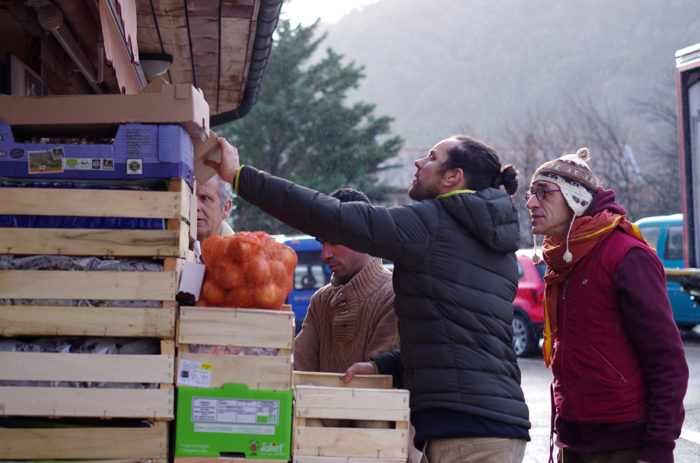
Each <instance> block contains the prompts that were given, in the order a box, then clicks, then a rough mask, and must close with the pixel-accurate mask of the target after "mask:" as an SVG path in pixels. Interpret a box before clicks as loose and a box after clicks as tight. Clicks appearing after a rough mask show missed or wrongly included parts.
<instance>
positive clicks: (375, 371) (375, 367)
mask: <svg viewBox="0 0 700 463" xmlns="http://www.w3.org/2000/svg"><path fill="white" fill-rule="evenodd" d="M369 363H371V364H372V365H373V366H374V374H375V375H378V374H379V367H378V366H377V364H376V363H375V361H374V360H370V361H369Z"/></svg>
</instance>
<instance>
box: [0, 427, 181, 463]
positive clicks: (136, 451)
mask: <svg viewBox="0 0 700 463" xmlns="http://www.w3.org/2000/svg"><path fill="white" fill-rule="evenodd" d="M168 448H169V444H168V424H167V423H165V422H156V423H155V425H154V427H152V428H146V427H143V428H123V427H103V428H67V429H52V428H48V429H47V428H44V429H37V428H32V429H0V458H2V459H10V458H13V459H18V460H19V459H68V458H71V459H81V460H85V459H90V458H92V459H106V458H111V459H117V458H119V459H125V458H131V459H145V458H167V457H168Z"/></svg>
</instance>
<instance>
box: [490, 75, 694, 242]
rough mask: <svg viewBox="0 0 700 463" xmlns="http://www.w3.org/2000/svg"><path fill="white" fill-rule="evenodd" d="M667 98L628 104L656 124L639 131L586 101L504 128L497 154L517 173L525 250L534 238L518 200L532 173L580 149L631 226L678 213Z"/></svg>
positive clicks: (665, 95) (672, 120)
mask: <svg viewBox="0 0 700 463" xmlns="http://www.w3.org/2000/svg"><path fill="white" fill-rule="evenodd" d="M671 94H672V92H669V91H664V90H663V89H660V90H659V92H658V94H657V95H650V96H648V97H647V98H646V99H645V100H635V101H632V102H631V106H632V107H633V108H635V109H636V111H635V113H636V114H642V113H644V114H646V115H647V116H649V118H650V119H651V121H652V122H654V124H649V123H647V124H645V125H643V126H642V127H641V129H638V130H635V128H634V127H633V126H631V124H630V123H629V120H627V119H625V118H623V117H620V116H619V115H617V114H615V112H614V111H611V110H609V109H601V108H600V107H599V106H596V105H595V104H594V103H593V102H592V100H591V99H590V98H588V99H580V98H579V99H569V100H568V101H567V104H566V106H565V107H564V109H562V110H560V111H555V112H551V111H550V112H548V113H546V114H540V113H535V114H530V115H529V116H528V117H526V118H525V119H524V120H523V122H521V123H520V125H518V126H515V127H514V126H509V127H506V130H505V135H504V137H503V140H504V141H503V145H504V146H506V147H507V148H505V149H499V151H500V152H502V153H504V156H503V158H504V159H506V160H508V162H512V163H513V164H515V165H516V167H517V168H518V171H519V175H520V182H519V183H520V188H519V194H518V195H517V197H516V198H515V199H516V201H515V202H516V205H517V207H518V209H519V212H520V218H521V220H520V225H521V238H522V242H523V244H524V245H525V243H529V242H531V241H532V236H531V234H530V226H529V222H528V219H529V213H528V212H527V210H526V208H525V201H524V199H522V198H523V195H524V193H525V190H526V189H527V188H529V181H530V178H531V177H532V175H533V174H534V170H535V169H536V168H537V166H539V165H540V164H542V163H543V162H545V161H548V160H551V159H554V158H556V157H559V156H561V155H562V154H565V153H575V152H576V150H577V149H578V148H580V147H584V146H585V147H588V148H589V149H590V151H591V155H592V157H591V160H590V162H589V165H590V166H591V169H592V170H593V172H595V173H596V175H597V176H598V179H599V180H600V182H601V185H603V186H604V187H606V188H612V189H613V190H615V193H616V200H617V201H618V202H619V203H620V204H621V205H622V206H624V207H625V209H626V210H627V213H628V215H627V216H628V218H629V219H630V220H637V219H640V218H642V217H645V216H649V215H657V214H668V213H671V212H677V211H678V210H680V209H679V208H680V204H681V203H680V201H681V200H680V188H678V187H677V186H678V185H679V177H678V176H679V173H678V171H679V169H678V162H679V160H678V142H677V141H676V140H675V137H674V136H673V135H674V132H675V128H676V125H677V122H676V118H675V116H674V111H673V109H672V105H673V98H672V97H671ZM667 100H668V101H667ZM652 129H653V130H652ZM518 198H520V200H518Z"/></svg>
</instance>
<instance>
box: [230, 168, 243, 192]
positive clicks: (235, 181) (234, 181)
mask: <svg viewBox="0 0 700 463" xmlns="http://www.w3.org/2000/svg"><path fill="white" fill-rule="evenodd" d="M244 167H245V166H244V165H241V167H239V168H238V172H236V176H235V177H233V192H234V193H236V194H238V181H239V179H240V178H241V170H243V168H244Z"/></svg>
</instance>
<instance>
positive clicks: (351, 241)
mask: <svg viewBox="0 0 700 463" xmlns="http://www.w3.org/2000/svg"><path fill="white" fill-rule="evenodd" d="M219 145H220V146H221V148H222V159H221V162H213V161H207V162H206V164H207V165H209V166H210V167H212V168H214V169H216V170H217V172H218V173H219V175H220V176H221V177H222V178H223V179H225V180H227V181H231V182H232V183H233V187H234V191H235V192H236V193H237V194H238V195H239V196H241V197H242V198H243V199H245V200H247V201H248V202H250V203H252V204H254V205H256V206H258V207H259V208H260V209H262V210H263V211H265V212H266V213H268V214H270V215H272V216H273V217H275V218H277V219H279V220H282V221H283V222H285V223H287V224H288V225H290V226H292V227H294V228H296V229H298V230H301V231H303V232H304V233H308V234H310V235H312V236H316V237H318V238H319V239H322V240H324V241H328V242H332V243H338V244H342V245H344V246H348V247H350V248H352V249H354V250H356V251H358V252H364V253H368V254H371V255H373V256H377V257H382V258H385V259H388V260H391V261H393V262H394V276H393V284H394V291H395V293H396V299H395V304H394V305H395V310H396V313H397V316H398V319H399V336H400V338H401V352H400V353H399V352H389V353H386V354H380V355H379V356H377V357H376V358H375V359H374V360H375V363H374V364H371V363H359V364H355V365H353V366H352V367H351V368H350V369H349V370H348V372H347V374H346V376H347V378H348V380H349V378H350V377H351V376H352V375H353V374H357V373H370V372H371V373H374V372H379V373H391V374H393V375H394V377H395V385H397V386H402V387H405V388H407V389H408V390H409V391H410V393H411V419H412V422H413V424H414V426H415V429H416V436H415V442H416V445H417V446H418V448H425V449H426V455H427V457H428V459H429V460H430V461H433V462H437V461H438V460H439V461H442V462H457V461H459V462H472V461H473V462H476V461H478V462H487V463H490V462H493V463H511V462H520V461H522V459H523V456H524V452H525V443H526V441H527V440H529V433H528V429H529V427H530V422H529V420H528V409H527V405H526V404H525V399H524V395H523V392H522V388H521V387H520V370H519V368H518V364H517V361H516V356H515V352H514V351H513V347H512V328H511V321H512V317H513V306H512V301H513V298H514V297H515V293H516V290H517V283H518V270H517V263H516V259H515V254H514V252H515V250H517V249H518V247H519V228H518V220H517V212H516V210H515V207H514V206H513V203H512V201H511V199H510V196H509V195H512V194H513V193H515V191H516V190H517V185H518V182H517V174H516V172H515V169H514V168H513V167H512V166H506V167H505V168H501V163H500V160H499V159H498V156H497V155H496V153H495V151H494V150H493V149H492V148H490V147H489V146H487V145H485V144H484V143H482V142H480V141H479V140H476V139H474V138H471V137H466V136H453V137H450V138H447V139H445V140H442V141H440V142H439V143H437V144H436V145H435V146H434V147H433V148H432V149H431V150H430V152H429V153H428V154H427V155H426V156H425V157H423V158H421V159H419V160H417V161H416V162H415V165H416V168H417V170H416V175H415V179H414V180H413V182H412V183H411V186H410V188H409V196H410V197H411V198H412V199H414V200H416V201H418V202H417V203H416V204H410V205H407V206H401V207H392V208H382V207H376V206H370V205H368V204H366V203H361V202H348V203H341V202H340V201H338V200H337V199H335V198H332V197H330V196H327V195H324V194H321V193H319V192H317V191H314V190H310V189H307V188H304V187H301V186H298V185H295V184H294V183H291V182H288V181H286V180H283V179H280V178H277V177H273V176H271V175H269V174H266V173H264V172H261V171H258V170H256V169H253V168H251V167H245V166H244V167H240V164H239V160H238V152H237V150H236V149H235V148H234V147H232V146H231V145H229V144H228V143H227V142H226V141H225V140H224V139H219ZM500 186H504V188H505V190H506V192H507V193H506V192H504V191H502V190H501V189H500V188H499V187H500ZM375 366H376V370H375ZM424 444H425V445H424Z"/></svg>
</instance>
